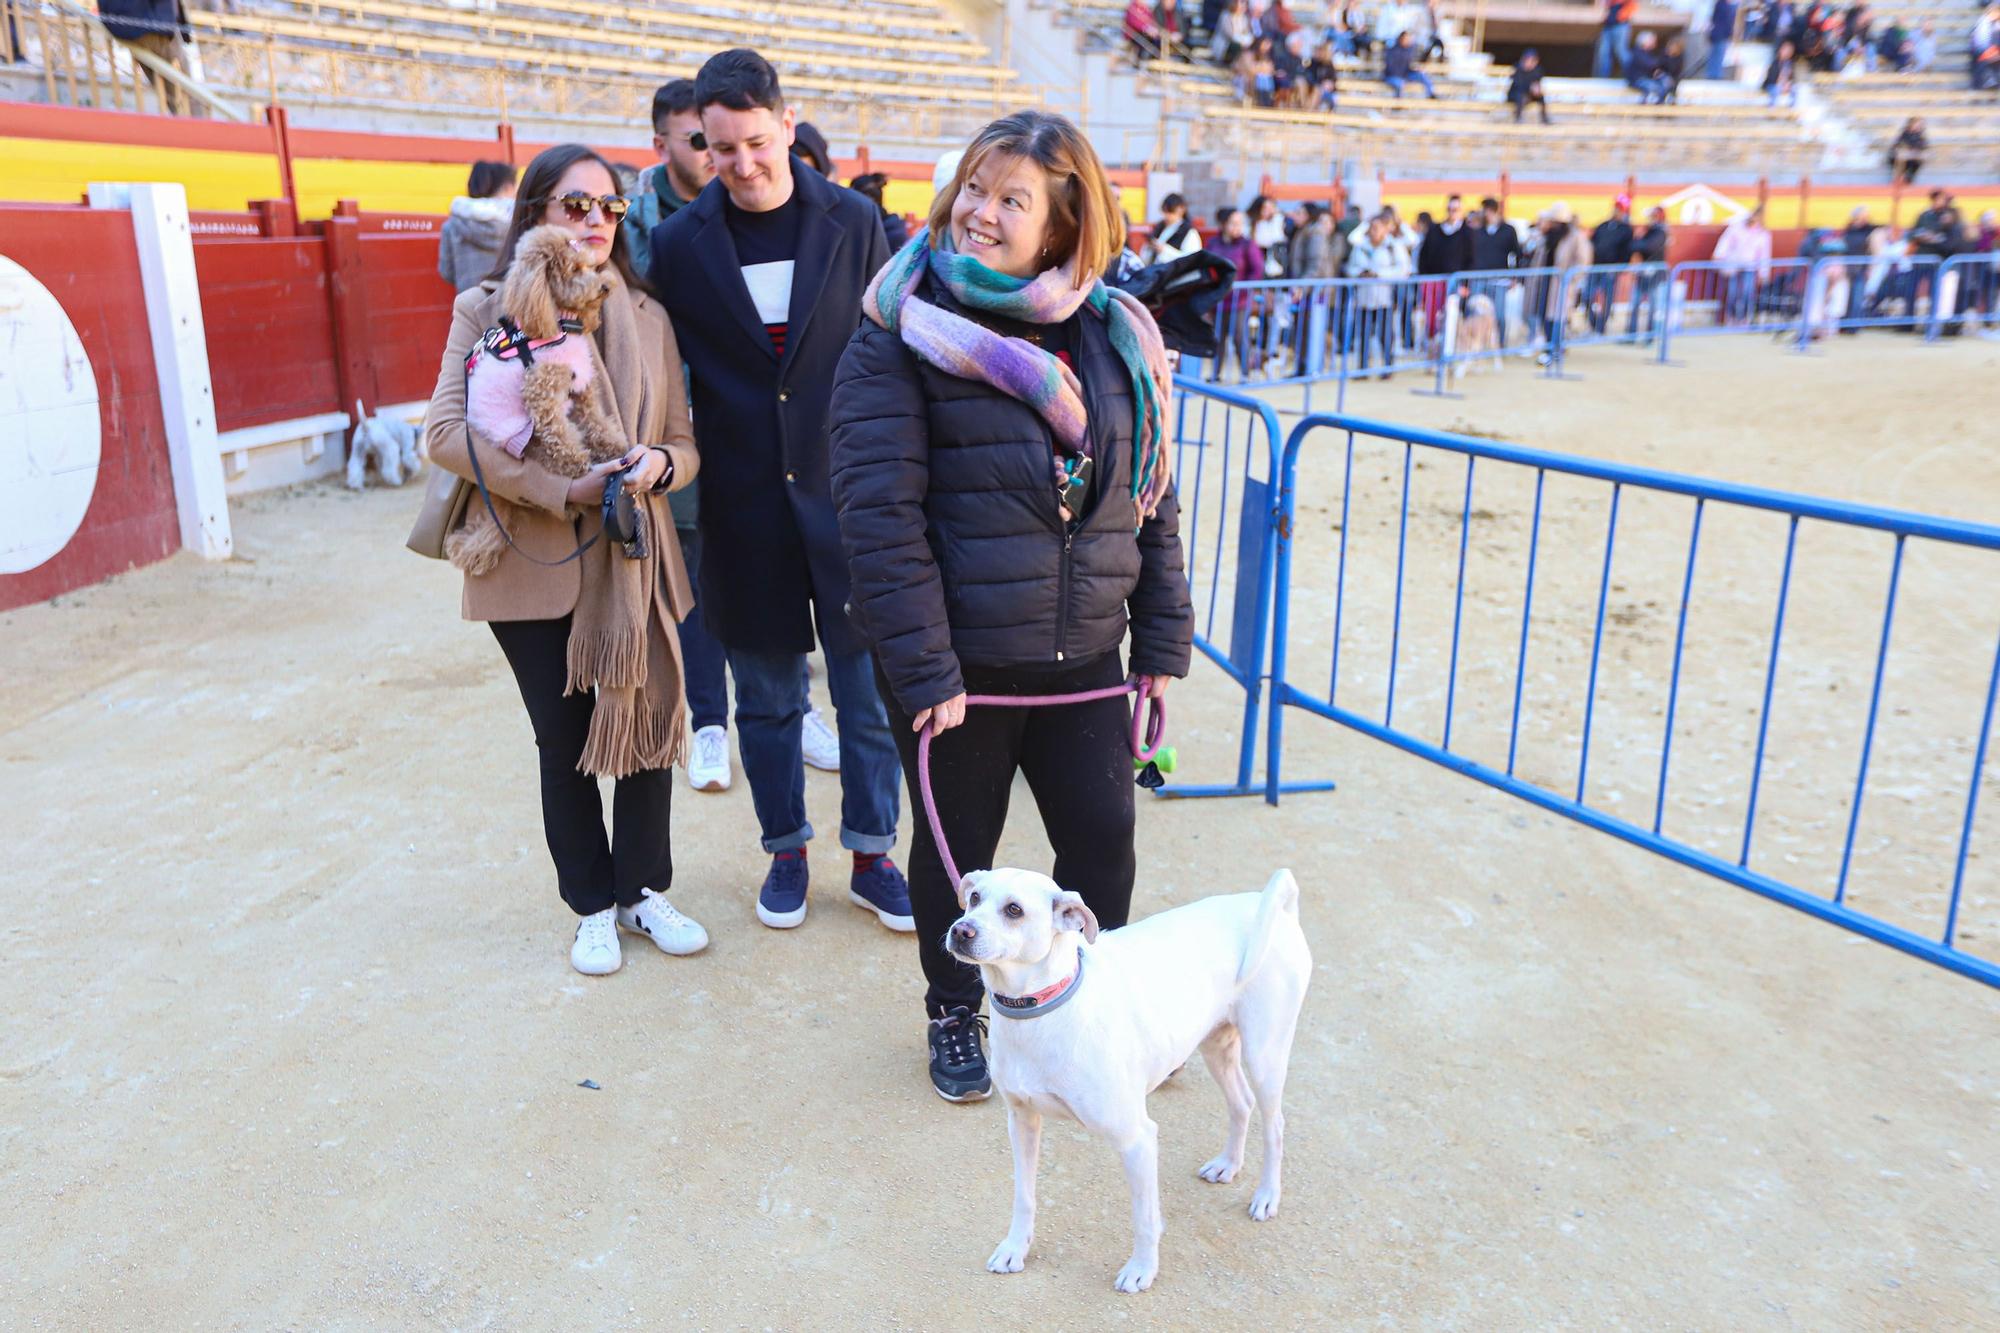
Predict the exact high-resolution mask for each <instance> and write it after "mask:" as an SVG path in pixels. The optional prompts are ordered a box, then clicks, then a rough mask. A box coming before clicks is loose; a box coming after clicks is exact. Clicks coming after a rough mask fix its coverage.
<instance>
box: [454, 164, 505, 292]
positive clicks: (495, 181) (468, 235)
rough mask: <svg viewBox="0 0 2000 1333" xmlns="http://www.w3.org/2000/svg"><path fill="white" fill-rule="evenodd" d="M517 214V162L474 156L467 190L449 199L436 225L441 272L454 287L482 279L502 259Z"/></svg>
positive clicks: (477, 283) (465, 285) (460, 290)
mask: <svg viewBox="0 0 2000 1333" xmlns="http://www.w3.org/2000/svg"><path fill="white" fill-rule="evenodd" d="M513 217H514V168H512V167H510V166H508V165H507V164H506V163H505V162H474V163H473V164H472V171H471V173H470V175H469V176H468V177H467V179H466V182H465V193H464V194H462V195H460V196H459V197H458V198H456V199H454V200H452V201H451V211H450V212H449V213H447V214H446V215H445V220H444V226H443V227H441V228H439V230H438V276H439V277H440V278H443V279H444V280H445V281H446V282H448V283H450V284H451V289H452V290H453V291H454V292H462V291H464V290H465V289H466V288H468V287H476V286H478V285H479V283H480V282H481V280H483V279H484V278H485V277H486V275H487V274H489V273H491V272H492V271H493V267H494V265H496V264H498V263H499V262H500V242H501V240H502V238H504V237H505V236H506V235H507V224H508V223H509V222H510V221H512V220H513Z"/></svg>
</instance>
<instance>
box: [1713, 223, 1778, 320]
mask: <svg viewBox="0 0 2000 1333" xmlns="http://www.w3.org/2000/svg"><path fill="white" fill-rule="evenodd" d="M1715 263H1716V266H1717V268H1718V269H1719V270H1720V271H1721V273H1722V277H1723V287H1724V292H1723V306H1722V322H1723V323H1725V324H1735V323H1739V322H1741V321H1743V320H1745V319H1747V318H1750V317H1751V316H1753V315H1754V314H1755V312H1756V308H1757V289H1758V288H1759V287H1760V286H1762V285H1763V284H1764V283H1765V282H1766V281H1768V280H1769V279H1770V276H1771V233H1770V232H1769V231H1768V230H1767V229H1766V228H1765V226H1764V206H1763V205H1762V204H1759V205H1757V206H1756V207H1755V208H1753V209H1751V210H1750V211H1749V212H1748V213H1745V214H1744V215H1743V216H1742V217H1740V218H1737V219H1736V220H1735V221H1733V222H1731V223H1730V224H1729V225H1728V226H1726V227H1724V228H1723V229H1722V235H1721V236H1719V237H1717V238H1716V242H1715Z"/></svg>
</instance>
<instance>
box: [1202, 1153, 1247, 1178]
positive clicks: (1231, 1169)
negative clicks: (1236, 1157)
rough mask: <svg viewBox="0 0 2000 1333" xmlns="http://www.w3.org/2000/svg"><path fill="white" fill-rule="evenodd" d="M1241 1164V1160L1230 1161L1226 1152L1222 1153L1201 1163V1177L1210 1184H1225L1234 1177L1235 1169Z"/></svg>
mask: <svg viewBox="0 0 2000 1333" xmlns="http://www.w3.org/2000/svg"><path fill="white" fill-rule="evenodd" d="M1242 1165H1243V1163H1242V1162H1241V1161H1231V1160H1230V1157H1229V1154H1228V1153H1222V1154H1219V1155H1218V1156H1215V1157H1211V1158H1209V1159H1208V1160H1207V1161H1206V1162H1204V1163H1202V1167H1201V1178H1202V1179H1203V1180H1206V1181H1208V1182H1209V1183H1210V1184H1214V1185H1227V1184H1228V1183H1229V1182H1230V1181H1232V1180H1234V1179H1236V1172H1237V1169H1238V1168H1240V1167H1241V1166H1242Z"/></svg>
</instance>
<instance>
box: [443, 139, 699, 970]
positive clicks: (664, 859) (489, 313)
mask: <svg viewBox="0 0 2000 1333" xmlns="http://www.w3.org/2000/svg"><path fill="white" fill-rule="evenodd" d="M617 179H618V178H617V175H616V173H615V172H614V171H613V170H612V168H611V165H610V163H608V162H606V161H605V160H604V159H603V158H602V157H600V156H598V155H597V154H596V153H595V152H593V151H591V150H590V149H588V148H586V147H584V146H583V145H581V144H561V145H558V146H557V147H554V148H549V149H545V150H544V151H542V152H541V153H539V154H537V155H536V157H535V160H534V161H532V162H530V163H529V164H528V169H527V172H526V174H525V175H524V176H523V178H522V181H521V191H520V195H519V197H518V198H517V199H516V200H515V201H514V216H513V219H512V221H511V222H510V224H509V226H508V229H507V235H506V237H505V238H504V239H503V241H502V245H501V250H500V253H501V255H502V256H503V258H502V260H501V266H500V267H499V268H497V269H496V270H495V271H494V272H493V273H492V274H491V275H490V276H489V277H488V278H487V279H486V280H485V281H483V282H481V283H480V284H479V285H478V286H476V287H473V288H471V289H470V290H467V291H464V292H461V293H460V294H459V297H458V300H457V302H456V303H455V304H454V305H453V307H452V322H451V334H450V336H449V337H448V338H447V340H446V342H445V348H444V356H443V360H442V363H441V364H440V366H439V368H438V379H437V387H436V389H434V390H433V391H432V393H431V403H430V409H429V411H428V412H426V413H425V416H424V437H425V440H426V441H427V443H428V444H429V446H430V455H431V459H432V461H433V462H435V463H436V464H437V465H438V466H439V467H440V468H442V469H444V470H445V471H446V472H449V473H452V474H453V475H455V476H459V477H463V478H464V479H466V480H467V481H473V480H475V475H474V471H473V467H472V457H471V451H472V450H473V449H475V448H477V449H478V451H479V459H478V461H479V469H480V472H481V473H482V474H483V476H484V478H485V483H484V484H485V486H486V487H487V489H488V490H489V491H490V492H491V494H492V498H493V504H494V508H495V510H496V511H497V512H498V515H499V518H500V522H501V526H502V528H503V529H504V530H505V531H506V533H507V534H508V536H509V537H510V538H511V542H510V544H508V545H506V546H505V547H504V548H503V549H502V550H501V551H500V553H499V556H498V558H497V560H496V561H495V562H494V564H493V566H492V567H491V569H490V570H486V571H484V572H480V573H472V572H468V573H467V574H466V577H465V594H464V603H463V614H464V616H465V618H466V619H467V620H483V621H486V622H487V624H488V625H489V627H490V628H491V629H492V631H493V637H494V638H495V639H496V640H498V641H499V644H500V651H501V652H502V653H503V654H504V655H505V656H506V658H507V665H508V666H509V667H511V668H512V669H513V672H514V680H515V683H516V684H517V685H518V686H519V687H520V691H521V701H522V703H523V704H525V705H526V707H527V711H528V720H529V722H530V724H531V725H532V726H533V728H534V733H535V746H536V749H537V750H538V751H539V752H540V755H541V762H540V769H541V796H542V830H543V833H544V834H545V835H546V837H547V840H548V847H549V855H550V857H551V859H553V860H554V862H555V869H556V886H557V888H558V889H559V890H560V891H561V893H562V897H563V901H564V902H566V903H568V904H569V907H570V910H571V911H573V912H574V913H576V915H577V917H578V918H579V920H578V922H577V927H576V936H575V939H574V941H573V942H572V944H571V946H570V964H571V966H573V967H574V968H576V970H577V971H579V972H582V973H585V974H586V975H590V976H601V975H604V974H606V973H610V972H615V971H617V970H618V968H619V965H620V963H621V961H622V960H621V958H620V954H619V948H618V931H619V929H621V928H623V929H625V930H630V931H635V932H638V933H640V934H644V935H646V936H648V937H649V938H651V939H652V940H653V941H654V943H656V944H658V945H659V946H660V947H661V948H662V949H664V950H666V951H667V952H668V953H674V954H686V953H694V952H696V951H697V950H699V949H701V948H702V947H703V946H705V945H706V944H707V943H708V932H706V931H705V930H703V929H702V928H701V927H700V926H699V925H697V924H696V923H695V922H693V921H690V920H689V919H688V918H686V917H684V916H682V915H681V914H680V913H679V912H677V911H675V910H674V909H673V908H672V907H671V906H669V905H668V904H667V900H666V899H665V898H664V897H663V896H661V895H663V894H665V893H666V891H667V889H668V887H669V886H670V885H671V884H672V883H673V873H674V867H673V850H672V843H671V839H670V836H669V831H668V819H669V814H670V811H671V809H672V796H673V779H674V775H673V769H672V765H673V763H674V761H675V760H676V759H677V758H678V757H679V756H680V753H681V750H682V747H683V744H684V742H685V739H686V735H685V723H686V711H687V705H686V700H685V698H684V696H683V693H682V686H681V670H680V662H679V655H678V654H677V653H676V651H675V648H674V641H673V639H672V637H671V636H672V621H673V620H675V619H678V618H679V617H681V616H684V615H686V614H687V611H688V608H689V607H690V606H691V605H692V604H693V601H694V597H693V594H692V592H691V591H690V589H689V586H688V581H687V573H686V571H685V570H684V569H683V567H682V565H681V559H680V548H679V547H678V546H676V545H675V544H674V543H672V542H661V541H654V542H651V543H650V544H649V545H650V554H649V555H647V556H645V557H642V558H637V559H634V558H629V557H628V556H627V555H626V554H625V548H624V547H622V546H620V545H619V544H618V543H615V542H610V541H605V540H603V537H602V530H601V524H600V522H599V521H598V519H597V517H596V515H597V513H598V508H599V505H600V503H601V501H602V499H603V495H604V484H605V481H606V479H607V477H609V476H610V475H611V474H612V473H614V472H618V471H624V472H625V473H626V480H625V489H626V490H627V491H628V492H629V493H631V494H632V495H633V497H634V499H635V500H636V502H637V504H638V506H639V508H640V509H641V511H642V512H643V513H645V515H646V516H647V519H648V520H649V526H650V527H651V529H652V531H653V532H658V531H659V530H660V525H661V524H662V523H663V522H664V521H665V518H666V509H667V507H666V503H665V500H664V498H663V497H662V492H664V491H667V490H671V489H673V488H675V487H678V486H685V485H686V484H687V483H688V482H690V481H692V480H693V479H694V476H695V472H696V470H697V469H698V468H699V467H700V465H701V460H700V458H699V456H698V455H697V454H696V453H695V448H694V435H693V432H692V431H691V430H690V429H689V425H688V407H687V393H686V390H685V389H684V388H683V386H682V381H681V356H680V351H679V349H678V348H677V347H676V346H675V343H674V331H673V327H672V326H671V325H670V324H669V323H668V321H667V316H666V312H665V311H664V310H662V309H661V308H660V306H659V304H658V303H657V302H655V301H654V300H652V299H651V298H650V297H649V296H648V295H647V294H646V292H645V290H644V288H643V287H641V286H640V285H639V283H638V282H637V280H636V279H635V278H634V277H633V276H632V274H631V273H630V270H629V269H628V268H627V266H626V264H625V255H624V246H623V244H622V235H621V233H620V231H619V228H618V215H619V213H620V212H622V210H623V205H624V200H623V199H622V198H621V197H620V196H619V195H618V194H617V193H616V189H617ZM540 226H556V227H561V228H563V229H564V230H565V231H567V232H569V233H570V234H571V235H572V236H573V237H574V238H575V240H574V241H573V242H572V244H574V245H575V246H576V247H577V249H578V250H579V252H580V253H581V254H582V255H583V256H584V262H585V263H587V264H590V265H592V266H594V267H597V268H598V269H599V270H600V271H602V272H603V273H604V274H605V275H606V276H607V277H609V278H610V279H611V280H612V284H613V285H612V290H611V294H610V295H609V296H608V297H606V298H605V301H604V305H603V307H602V309H601V311H600V320H601V322H600V324H599V327H598V329H597V330H596V332H595V334H594V335H581V334H578V335H571V336H578V337H581V336H590V337H591V339H592V344H593V346H592V350H593V351H594V352H595V353H596V358H595V359H596V360H597V363H598V364H599V366H600V367H601V368H600V370H599V372H598V373H599V375H600V376H601V377H602V381H603V382H604V383H605V384H606V385H607V386H608V387H609V389H610V391H611V392H610V397H611V399H612V404H613V419H614V420H615V421H617V422H618V424H619V425H620V426H621V427H622V428H623V429H624V431H625V433H626V435H627V437H628V438H629V439H630V440H631V441H632V446H633V447H632V448H631V450H630V451H629V452H627V453H626V454H625V456H624V457H622V458H619V459H616V460H614V461H612V462H609V463H600V464H598V465H597V466H595V467H593V468H591V469H590V470H589V471H588V472H586V473H584V475H582V476H581V477H575V478H572V477H568V476H564V475H562V474H560V473H557V472H552V471H550V470H549V469H548V468H546V467H544V466H543V465H542V464H541V463H540V462H539V461H538V458H537V457H536V456H528V457H523V458H515V457H514V456H513V455H512V454H510V453H509V452H507V451H506V450H505V449H503V448H501V447H500V446H499V445H498V444H497V443H493V442H491V441H487V440H484V439H479V440H475V439H474V436H473V433H472V428H471V426H470V425H469V424H468V423H467V421H466V390H465V385H466V370H465V362H466V357H467V356H468V355H469V354H470V353H471V351H472V348H473V346H474V344H476V343H477V342H479V340H480V339H481V338H482V337H483V336H484V335H485V333H486V331H487V330H488V329H490V328H493V327H494V326H495V325H497V324H498V323H499V321H500V317H501V316H502V315H503V314H506V313H508V312H507V311H506V310H505V309H503V308H502V305H501V301H500V294H499V293H500V287H501V281H502V279H503V277H504V275H505V273H506V268H507V266H508V264H510V263H511V261H512V258H513V253H514V248H515V246H516V244H517V243H518V242H519V240H520V238H521V236H522V234H523V233H525V232H527V231H528V230H530V229H531V228H535V227H540ZM470 512H472V513H475V514H481V515H483V513H484V510H483V504H482V502H481V501H479V500H477V499H475V500H474V502H473V504H472V506H471V511H470ZM585 540H587V541H591V542H592V543H593V544H592V545H590V546H589V547H588V548H587V549H585V550H584V551H583V552H582V554H581V555H580V556H577V557H576V558H574V559H570V558H568V557H570V555H571V553H572V552H573V551H575V550H576V548H577V545H578V543H579V541H585ZM622 645H633V646H634V647H631V648H626V647H622ZM632 651H637V653H638V654H639V659H640V660H639V664H638V666H637V669H636V670H634V669H632V668H629V667H628V668H618V667H615V666H614V665H613V663H614V661H616V660H617V659H619V658H620V657H622V656H623V655H624V654H625V653H627V652H632ZM600 776H602V777H613V778H616V779H617V787H616V789H615V791H614V794H613V796H612V827H611V836H610V837H609V838H608V839H607V838H606V837H605V832H604V808H603V805H602V804H601V802H600V799H599V796H598V790H597V782H598V778H599V777H600Z"/></svg>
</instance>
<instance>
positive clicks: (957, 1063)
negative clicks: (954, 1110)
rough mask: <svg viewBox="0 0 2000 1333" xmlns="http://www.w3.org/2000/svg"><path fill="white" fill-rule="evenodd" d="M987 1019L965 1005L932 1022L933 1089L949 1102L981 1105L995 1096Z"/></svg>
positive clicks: (948, 1011)
mask: <svg viewBox="0 0 2000 1333" xmlns="http://www.w3.org/2000/svg"><path fill="white" fill-rule="evenodd" d="M985 1034H986V1018H985V1016H984V1015H982V1014H975V1013H973V1012H972V1010H970V1009H968V1008H967V1007H966V1006H964V1005H962V1004H961V1005H959V1006H958V1007H957V1008H955V1009H949V1010H946V1011H945V1016H944V1017H943V1018H933V1019H932V1020H931V1030H930V1038H931V1086H932V1087H933V1088H936V1089H937V1095H938V1096H940V1097H942V1098H944V1099H945V1100H946V1101H948V1102H982V1101H985V1100H986V1099H987V1098H988V1097H990V1096H992V1095H993V1080H992V1079H991V1078H990V1077H988V1075H987V1073H986V1047H985V1046H984V1045H983V1044H982V1043H981V1041H980V1038H981V1037H983V1036H984V1035H985Z"/></svg>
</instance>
